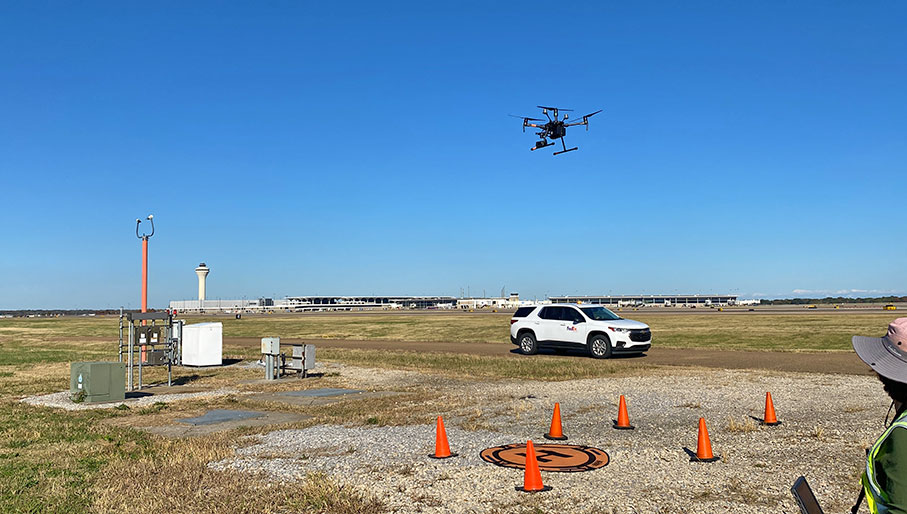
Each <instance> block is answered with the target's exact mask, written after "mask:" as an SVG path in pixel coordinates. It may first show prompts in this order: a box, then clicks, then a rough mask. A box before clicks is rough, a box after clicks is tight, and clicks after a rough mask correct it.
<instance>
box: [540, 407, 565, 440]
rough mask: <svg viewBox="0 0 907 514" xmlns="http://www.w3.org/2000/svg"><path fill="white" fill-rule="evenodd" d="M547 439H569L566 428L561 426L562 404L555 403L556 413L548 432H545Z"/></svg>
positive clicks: (552, 417)
mask: <svg viewBox="0 0 907 514" xmlns="http://www.w3.org/2000/svg"><path fill="white" fill-rule="evenodd" d="M545 439H554V440H556V441H563V440H565V439H567V436H565V435H564V429H563V428H562V427H561V404H559V403H555V404H554V414H553V415H552V416H551V428H550V429H549V430H548V433H547V434H545Z"/></svg>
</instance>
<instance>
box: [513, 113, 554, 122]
mask: <svg viewBox="0 0 907 514" xmlns="http://www.w3.org/2000/svg"><path fill="white" fill-rule="evenodd" d="M507 116H511V117H513V118H519V119H521V120H529V121H545V120H543V119H540V118H530V117H529V116H517V115H516V114H508V115H507Z"/></svg>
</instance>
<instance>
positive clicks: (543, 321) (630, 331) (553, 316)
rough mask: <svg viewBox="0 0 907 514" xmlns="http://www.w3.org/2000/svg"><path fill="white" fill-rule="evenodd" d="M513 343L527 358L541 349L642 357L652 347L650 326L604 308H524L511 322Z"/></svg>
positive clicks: (550, 306) (594, 306) (604, 355)
mask: <svg viewBox="0 0 907 514" xmlns="http://www.w3.org/2000/svg"><path fill="white" fill-rule="evenodd" d="M510 342H512V343H513V344H515V345H518V346H519V347H520V351H521V352H523V353H524V354H526V355H533V354H535V353H536V352H538V349H539V348H540V347H546V348H555V349H583V348H584V349H586V350H587V351H588V352H589V354H590V355H592V356H593V357H595V358H597V359H606V358H608V357H610V356H612V355H615V354H628V353H636V354H640V353H643V352H645V351H646V350H648V349H649V347H650V346H652V331H651V330H650V329H649V325H646V324H645V323H640V322H638V321H633V320H629V319H622V318H621V317H620V316H618V315H617V314H614V313H613V312H611V311H610V310H608V309H606V308H605V307H602V306H601V305H574V304H554V305H539V306H536V307H521V308H519V309H517V311H516V312H515V313H514V314H513V318H511V319H510Z"/></svg>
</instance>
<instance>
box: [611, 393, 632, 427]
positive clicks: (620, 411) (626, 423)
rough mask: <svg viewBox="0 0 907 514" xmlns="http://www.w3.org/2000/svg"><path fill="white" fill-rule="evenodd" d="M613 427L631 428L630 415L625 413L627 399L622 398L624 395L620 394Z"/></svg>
mask: <svg viewBox="0 0 907 514" xmlns="http://www.w3.org/2000/svg"><path fill="white" fill-rule="evenodd" d="M614 428H616V429H617V430H633V429H634V428H636V427H634V426H633V425H631V424H630V415H629V414H627V400H625V399H624V395H620V403H619V405H618V407H617V421H615V422H614Z"/></svg>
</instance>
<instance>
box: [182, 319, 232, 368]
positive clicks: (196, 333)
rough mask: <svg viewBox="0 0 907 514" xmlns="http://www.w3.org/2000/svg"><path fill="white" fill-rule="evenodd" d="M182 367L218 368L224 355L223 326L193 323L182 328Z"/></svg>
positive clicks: (220, 324) (219, 324)
mask: <svg viewBox="0 0 907 514" xmlns="http://www.w3.org/2000/svg"><path fill="white" fill-rule="evenodd" d="M182 343H183V366H220V365H221V364H223V354H224V325H223V324H222V323H195V324H194V325H184V326H183V342H182Z"/></svg>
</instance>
